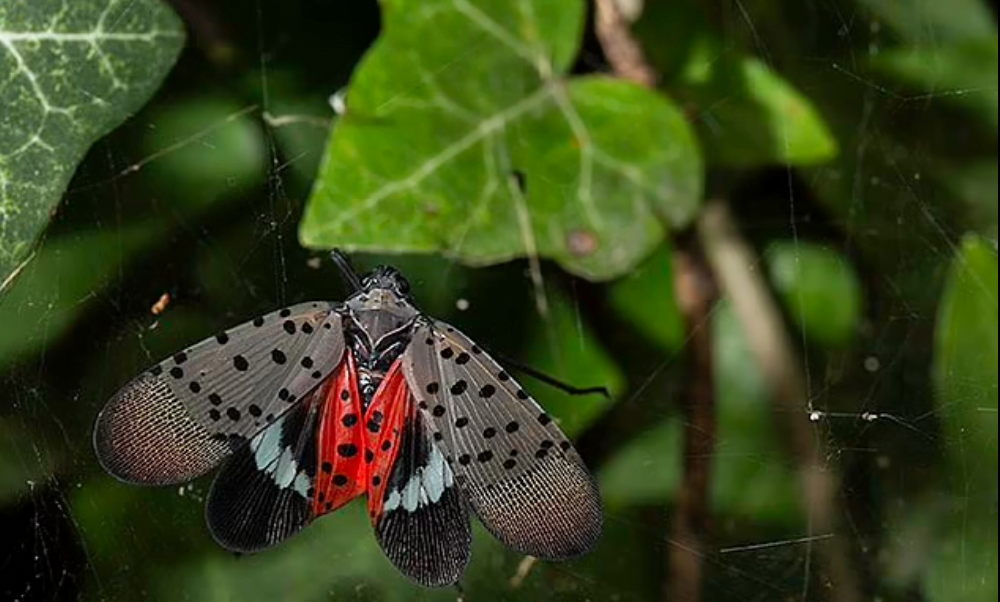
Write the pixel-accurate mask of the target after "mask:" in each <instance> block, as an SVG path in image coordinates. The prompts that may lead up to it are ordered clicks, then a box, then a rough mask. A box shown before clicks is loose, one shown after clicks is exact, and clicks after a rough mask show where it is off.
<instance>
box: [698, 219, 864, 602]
mask: <svg viewBox="0 0 1000 602" xmlns="http://www.w3.org/2000/svg"><path fill="white" fill-rule="evenodd" d="M698 233H699V236H700V238H701V243H702V247H703V248H704V250H705V254H706V256H707V258H708V262H709V264H710V265H711V266H712V270H713V272H714V273H715V276H716V278H717V279H718V282H719V286H720V288H721V289H722V292H723V293H725V294H726V296H727V297H728V298H729V299H730V301H731V302H732V304H733V308H734V310H735V312H736V315H737V318H738V319H739V321H740V324H741V325H742V327H743V329H744V331H745V332H746V335H747V338H748V340H749V342H750V348H751V352H752V353H753V355H754V358H755V360H756V361H757V364H758V366H759V368H760V370H761V372H762V374H763V376H764V381H765V382H766V383H767V386H768V388H769V389H770V395H771V398H772V400H773V402H774V405H775V414H776V416H778V417H780V418H781V419H783V420H785V421H786V424H785V427H786V429H785V430H786V431H787V436H788V439H789V444H790V446H791V448H792V452H793V454H794V455H795V459H796V462H797V466H798V472H799V481H800V486H801V488H802V498H803V500H804V502H805V509H806V513H807V515H808V520H809V524H810V532H811V533H838V532H839V531H838V526H839V525H840V522H841V520H840V519H841V517H840V516H839V513H838V511H837V509H836V508H837V506H836V496H837V492H838V490H839V487H840V484H839V481H838V477H837V475H836V474H835V472H834V470H833V469H832V468H831V467H829V466H827V465H826V463H825V453H826V452H825V450H824V442H825V441H827V440H828V436H827V433H826V432H825V431H824V429H823V425H822V423H813V422H812V421H811V420H810V417H809V412H808V408H809V404H808V399H809V391H808V386H807V383H806V378H805V373H804V371H803V369H802V365H801V362H800V360H799V358H798V356H797V355H796V352H795V346H794V345H793V344H792V341H791V339H790V338H789V335H788V331H787V330H786V327H785V323H784V320H783V319H782V315H781V312H780V311H779V309H778V307H777V304H776V303H775V300H774V297H773V295H772V294H771V292H770V290H769V288H768V286H767V283H766V282H765V280H764V277H763V275H762V274H761V272H760V271H759V270H756V269H754V266H755V265H757V264H758V261H757V258H756V256H755V254H754V252H753V250H752V249H751V248H750V247H749V245H748V244H746V243H745V242H744V241H743V239H742V237H741V235H740V232H739V230H738V228H737V227H736V223H735V221H734V219H733V217H732V215H731V213H730V211H729V207H728V206H726V204H725V203H722V202H711V203H709V204H708V205H707V206H706V208H705V210H704V211H703V213H702V216H701V219H700V222H699V224H698ZM816 552H817V558H818V560H819V561H820V563H821V566H822V567H823V568H824V569H825V571H826V572H827V575H828V577H829V582H830V585H831V587H830V589H829V593H830V597H831V599H832V600H834V601H835V602H861V597H860V589H859V587H860V583H859V580H858V576H857V573H856V571H855V567H854V566H853V563H852V561H851V556H852V555H851V552H850V548H849V545H848V543H847V541H845V540H844V539H843V538H841V537H833V538H830V539H828V540H826V541H824V542H823V543H821V544H818V545H816ZM807 579H808V575H807Z"/></svg>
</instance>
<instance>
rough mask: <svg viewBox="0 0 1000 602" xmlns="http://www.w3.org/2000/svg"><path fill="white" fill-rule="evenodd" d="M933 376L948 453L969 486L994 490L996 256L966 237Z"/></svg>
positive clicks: (949, 290) (941, 320) (951, 281)
mask: <svg viewBox="0 0 1000 602" xmlns="http://www.w3.org/2000/svg"><path fill="white" fill-rule="evenodd" d="M936 354H937V355H936V367H935V372H936V381H937V389H938V395H939V399H940V411H941V414H942V417H943V419H944V424H945V429H946V431H947V440H948V442H949V449H950V451H951V452H952V454H953V457H952V458H951V460H952V462H953V463H954V465H955V466H956V467H960V468H961V474H962V478H963V479H968V480H969V482H967V483H966V485H967V486H969V487H970V488H971V490H974V491H980V492H986V491H992V492H993V496H994V500H995V498H996V491H997V255H996V251H995V249H994V248H993V245H991V244H989V243H986V242H984V241H982V240H981V239H979V238H976V237H971V236H970V237H968V238H966V240H965V241H964V243H963V244H962V249H961V253H960V254H959V256H958V257H957V258H956V260H955V264H954V265H953V266H952V269H951V273H950V275H949V278H948V284H947V286H946V288H945V293H944V298H943V299H942V300H941V309H940V314H939V316H938V324H937V351H936Z"/></svg>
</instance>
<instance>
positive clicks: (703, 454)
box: [663, 243, 716, 602]
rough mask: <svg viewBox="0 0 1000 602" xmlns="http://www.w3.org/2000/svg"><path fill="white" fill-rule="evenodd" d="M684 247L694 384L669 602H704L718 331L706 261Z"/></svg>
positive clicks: (683, 301)
mask: <svg viewBox="0 0 1000 602" xmlns="http://www.w3.org/2000/svg"><path fill="white" fill-rule="evenodd" d="M693 246H694V245H693V244H690V243H689V244H681V245H680V246H679V247H678V249H677V250H676V251H675V252H674V288H675V289H676V295H677V301H678V305H679V306H680V309H681V313H682V314H683V315H684V318H685V324H686V329H687V340H688V347H687V350H688V358H689V367H688V381H687V387H688V388H687V391H686V395H685V398H684V404H683V416H684V475H683V477H682V481H681V487H680V491H679V492H678V498H677V509H676V512H675V513H674V520H673V528H672V529H673V533H672V541H673V543H674V544H675V545H674V546H673V547H672V549H671V552H670V554H669V556H668V557H667V569H668V570H667V575H668V577H669V578H668V580H667V582H666V584H665V586H664V591H663V596H664V597H663V599H664V600H670V601H673V602H698V601H699V600H701V599H702V586H703V584H704V562H703V561H704V558H705V557H706V555H707V554H708V551H709V550H708V543H707V540H708V539H709V537H708V535H709V531H710V526H711V511H710V508H711V501H710V499H709V491H710V484H711V481H712V457H713V455H714V452H715V426H716V414H715V411H716V410H715V407H716V405H715V371H714V369H713V361H712V358H713V353H712V331H711V328H709V323H710V318H711V313H712V307H713V306H714V305H715V302H716V291H715V283H714V282H713V279H712V274H711V272H710V271H709V268H708V266H707V265H706V264H705V261H704V258H703V257H702V256H701V255H700V253H698V252H697V251H692V250H690V248H691V247H693Z"/></svg>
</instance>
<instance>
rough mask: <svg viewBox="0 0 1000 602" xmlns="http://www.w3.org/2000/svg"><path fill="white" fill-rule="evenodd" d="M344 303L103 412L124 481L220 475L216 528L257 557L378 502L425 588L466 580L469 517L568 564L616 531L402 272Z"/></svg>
mask: <svg viewBox="0 0 1000 602" xmlns="http://www.w3.org/2000/svg"><path fill="white" fill-rule="evenodd" d="M334 258H335V260H336V261H337V263H338V265H340V267H341V268H342V270H343V272H344V275H345V279H346V280H348V282H350V283H351V285H352V287H353V288H354V289H355V290H354V292H353V294H352V295H351V296H350V298H348V299H347V301H346V302H344V303H330V302H317V303H301V304H298V305H294V306H292V307H288V308H286V309H282V310H280V311H277V312H274V313H271V314H268V315H265V316H263V317H260V318H257V319H256V320H253V321H252V322H249V323H246V324H243V325H241V326H237V327H235V328H232V329H230V330H226V331H223V332H220V333H219V334H217V335H216V336H214V337H212V338H210V339H207V340H204V341H202V342H200V343H198V344H196V345H194V346H193V347H190V348H189V349H186V350H184V351H181V352H180V353H177V354H176V355H174V356H173V357H171V358H169V359H167V360H165V361H163V362H161V363H159V364H157V365H156V366H153V367H152V369H150V370H148V371H147V372H145V373H143V374H142V375H140V376H139V377H137V378H136V379H134V380H133V381H131V382H130V383H128V384H127V385H125V386H124V388H122V389H121V390H120V391H119V392H118V393H117V394H116V395H115V396H114V397H113V398H112V399H111V401H109V402H108V404H107V406H105V408H104V409H103V411H102V412H101V413H100V415H99V416H98V418H97V424H96V427H95V430H94V445H95V449H96V451H97V456H98V458H99V459H100V462H101V464H102V465H103V466H104V468H105V469H106V470H107V471H108V472H109V473H111V474H112V475H114V476H115V477H117V478H119V479H121V480H123V481H126V482H129V483H137V484H144V485H171V484H179V483H184V482H187V481H190V480H192V479H194V478H196V477H199V476H201V475H203V474H205V473H207V472H208V471H210V470H212V469H213V468H215V467H216V466H217V465H219V464H221V465H222V468H221V470H220V471H219V473H218V474H217V475H216V477H215V481H214V483H213V485H212V488H211V491H210V493H209V495H208V501H207V509H206V516H207V521H208V527H209V530H210V531H211V533H212V535H213V537H214V538H215V539H216V540H217V541H218V542H219V543H220V544H221V545H222V546H224V547H225V548H227V549H229V550H234V551H237V552H241V553H250V552H257V551H260V550H263V549H265V548H268V547H270V546H273V545H275V544H277V543H279V542H281V541H283V540H285V539H286V538H288V537H289V536H291V535H293V534H294V533H296V532H297V531H299V530H300V529H302V528H303V527H305V526H306V525H308V524H309V523H310V522H312V521H314V520H316V519H317V518H319V517H320V516H322V515H324V514H326V513H328V512H332V511H333V510H336V509H337V508H340V507H341V506H343V505H344V504H346V503H348V502H349V501H351V500H352V499H354V498H356V497H358V496H361V495H365V496H367V500H368V513H369V515H370V517H371V521H372V524H373V526H374V528H375V536H376V537H377V538H378V542H379V544H380V545H381V547H382V550H383V551H384V552H385V554H386V556H388V558H389V560H391V561H392V563H393V564H395V565H396V566H397V567H398V568H399V570H400V571H402V572H403V573H404V574H405V575H406V576H408V577H409V578H411V579H413V580H414V581H416V582H418V583H420V584H423V585H425V586H445V585H449V584H452V583H455V582H457V581H458V580H459V579H460V578H461V576H462V573H463V571H464V570H465V567H466V565H467V564H468V562H469V556H470V546H471V541H472V537H471V531H470V526H469V517H470V514H475V515H476V516H477V517H478V518H479V520H480V521H481V522H482V523H483V525H484V526H485V527H486V528H487V529H488V530H489V531H490V532H491V533H492V534H493V535H494V536H496V538H497V539H499V540H500V541H501V542H503V543H504V544H506V545H507V546H508V547H510V548H512V549H514V550H515V551H517V552H519V553H521V554H525V555H529V556H534V557H536V558H540V559H543V560H565V559H571V558H574V557H577V556H580V555H582V554H584V553H586V552H587V551H589V550H590V549H591V548H592V547H593V545H594V544H595V542H596V541H597V539H598V537H599V536H600V533H601V528H602V522H603V515H602V506H601V499H600V494H599V492H598V489H597V486H596V484H595V482H594V480H593V478H592V477H591V475H590V473H589V472H588V470H587V468H586V467H585V466H584V464H583V462H582V461H581V459H580V456H579V455H578V454H577V452H576V450H575V449H574V448H573V446H572V444H571V443H570V442H569V441H568V440H567V438H566V436H565V435H564V434H563V433H562V431H561V430H560V429H559V427H558V426H557V425H556V424H555V423H554V422H553V421H552V419H551V418H550V417H549V415H548V414H546V413H545V412H544V411H543V410H542V409H541V408H540V407H539V406H538V404H537V403H536V402H535V401H534V400H533V399H532V398H531V396H530V395H528V394H527V393H526V392H525V391H524V389H522V388H521V387H520V386H518V384H517V382H515V380H514V379H513V378H512V377H511V376H510V375H509V374H508V373H507V372H506V371H505V370H503V368H501V367H500V365H499V364H498V363H497V362H496V361H494V360H493V358H491V357H490V356H489V355H488V354H487V353H485V352H484V351H483V350H482V349H481V348H480V347H478V346H477V345H476V344H475V343H473V342H472V341H471V340H469V339H468V338H467V337H466V336H465V335H464V334H462V333H461V332H459V331H458V330H456V329H455V328H453V327H451V326H449V325H448V324H445V323H443V322H440V321H438V320H434V319H432V318H430V317H428V316H426V315H424V314H422V313H420V311H419V310H418V309H417V308H416V307H415V306H414V305H413V302H412V300H411V298H410V295H409V284H408V283H407V281H406V280H405V279H404V278H403V277H402V276H401V275H400V274H399V272H397V271H396V270H395V269H393V268H390V267H379V268H377V269H376V270H375V271H374V272H372V273H370V274H368V275H367V276H365V277H364V278H360V277H358V276H357V275H356V274H355V273H354V272H353V270H352V269H351V268H350V266H349V264H348V263H347V261H346V259H345V258H344V257H343V256H342V255H340V254H339V253H335V254H334Z"/></svg>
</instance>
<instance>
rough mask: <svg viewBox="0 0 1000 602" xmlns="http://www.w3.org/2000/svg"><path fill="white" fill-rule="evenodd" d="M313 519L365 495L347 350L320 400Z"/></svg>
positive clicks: (353, 373)
mask: <svg viewBox="0 0 1000 602" xmlns="http://www.w3.org/2000/svg"><path fill="white" fill-rule="evenodd" d="M322 397H323V399H322V409H321V410H320V417H319V418H320V420H319V432H318V440H317V446H316V447H317V450H318V462H317V465H316V480H315V484H314V492H313V517H314V518H315V517H318V516H320V515H322V514H326V513H327V512H332V511H334V510H336V509H337V508H340V507H341V506H343V505H344V504H346V503H347V502H349V501H351V500H353V499H354V498H356V497H358V496H359V495H361V494H362V493H364V491H365V482H366V479H365V474H366V471H365V464H364V455H365V436H364V429H363V428H362V416H361V394H360V392H359V391H358V378H357V366H356V364H355V361H354V354H352V353H351V352H350V350H348V351H347V352H346V353H344V361H343V362H342V364H341V367H340V370H338V371H337V374H336V376H334V378H332V379H330V380H329V381H328V382H327V385H326V390H325V395H323V396H322Z"/></svg>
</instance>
